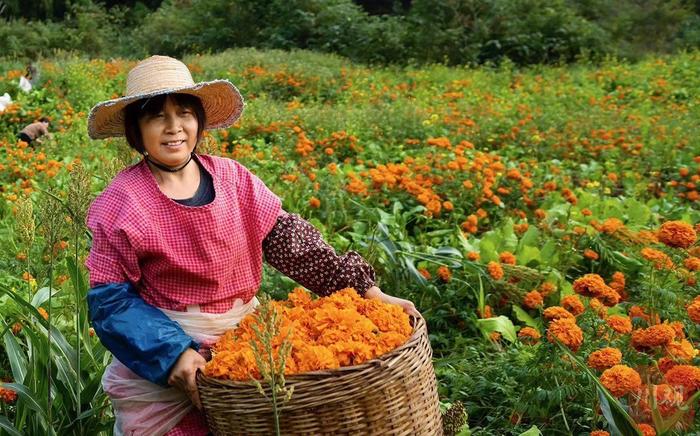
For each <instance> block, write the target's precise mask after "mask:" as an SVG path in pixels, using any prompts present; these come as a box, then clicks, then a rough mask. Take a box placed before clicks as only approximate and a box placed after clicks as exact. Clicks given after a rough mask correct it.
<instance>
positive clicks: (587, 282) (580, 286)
mask: <svg viewBox="0 0 700 436" xmlns="http://www.w3.org/2000/svg"><path fill="white" fill-rule="evenodd" d="M604 286H606V285H605V280H603V278H602V277H601V276H599V275H598V274H586V275H584V276H583V277H579V278H578V279H576V280H574V284H573V287H574V292H576V293H577V294H581V295H583V296H584V297H595V296H597V295H599V294H600V293H601V291H600V289H602V288H603V287H604Z"/></svg>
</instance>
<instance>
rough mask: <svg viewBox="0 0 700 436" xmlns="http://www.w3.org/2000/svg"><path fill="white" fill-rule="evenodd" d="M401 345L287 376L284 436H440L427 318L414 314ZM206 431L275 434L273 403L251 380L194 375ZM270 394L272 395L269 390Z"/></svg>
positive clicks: (282, 426)
mask: <svg viewBox="0 0 700 436" xmlns="http://www.w3.org/2000/svg"><path fill="white" fill-rule="evenodd" d="M412 321H413V325H414V329H413V335H412V336H411V337H410V338H409V340H408V341H407V342H406V343H405V344H404V345H402V346H400V347H398V348H396V349H395V350H393V351H391V352H389V353H387V354H384V355H382V356H380V357H379V358H377V359H373V360H370V361H367V362H365V363H363V364H360V365H355V366H348V367H343V368H338V369H334V370H328V371H315V372H309V373H304V374H299V375H294V376H289V377H287V379H286V381H287V386H288V387H289V386H293V387H294V394H293V395H292V398H291V400H290V401H289V402H287V403H285V404H284V405H283V406H282V408H281V410H282V411H281V414H280V428H281V429H282V433H283V434H285V435H302V434H303V435H317V434H328V435H330V434H333V435H349V434H356V435H360V434H361V435H372V434H376V435H409V434H421V435H435V434H442V421H441V417H440V409H439V402H438V394H437V386H436V381H435V372H434V371H433V365H432V350H431V348H430V341H429V340H428V332H427V329H426V326H425V321H424V320H423V319H422V318H417V319H416V318H414V319H413V320H412ZM197 384H198V386H199V394H200V397H201V399H202V405H203V406H204V411H205V414H206V417H207V422H208V424H209V428H210V429H211V430H212V431H213V432H214V433H215V434H217V435H247V434H266V435H267V434H274V423H273V414H272V406H271V404H270V403H269V402H268V401H267V400H266V399H265V398H263V396H262V395H261V394H260V393H259V392H258V391H257V388H256V387H255V386H254V385H252V384H251V383H243V382H232V381H226V380H219V379H215V378H211V377H207V376H205V375H203V374H202V373H199V375H198V377H197ZM267 389H268V396H269V387H268V388H267Z"/></svg>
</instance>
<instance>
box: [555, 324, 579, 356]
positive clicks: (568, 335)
mask: <svg viewBox="0 0 700 436" xmlns="http://www.w3.org/2000/svg"><path fill="white" fill-rule="evenodd" d="M547 340H548V341H549V342H551V343H553V344H554V343H556V342H557V341H559V342H561V343H562V344H563V345H565V346H566V347H568V348H569V349H570V350H571V351H573V352H576V351H578V349H579V347H580V346H581V344H582V343H583V331H582V330H581V328H580V327H579V326H577V325H576V323H575V322H574V321H572V320H571V319H566V318H562V319H555V320H554V321H552V322H551V323H549V327H548V328H547Z"/></svg>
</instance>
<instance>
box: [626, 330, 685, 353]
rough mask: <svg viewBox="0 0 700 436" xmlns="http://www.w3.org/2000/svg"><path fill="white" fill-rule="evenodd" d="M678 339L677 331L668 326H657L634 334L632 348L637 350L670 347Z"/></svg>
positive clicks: (636, 331)
mask: <svg viewBox="0 0 700 436" xmlns="http://www.w3.org/2000/svg"><path fill="white" fill-rule="evenodd" d="M675 337H676V331H675V330H674V329H673V327H671V326H670V325H668V324H656V325H653V326H651V327H648V328H645V329H638V330H635V331H633V332H632V346H633V347H634V348H635V349H637V350H644V349H647V348H653V347H661V346H664V345H668V344H670V343H671V341H672V340H673V339H674V338H675Z"/></svg>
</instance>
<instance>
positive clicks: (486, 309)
mask: <svg viewBox="0 0 700 436" xmlns="http://www.w3.org/2000/svg"><path fill="white" fill-rule="evenodd" d="M479 312H481V311H479ZM479 317H480V318H482V319H485V318H491V317H493V312H492V311H491V306H489V305H488V304H487V305H485V306H484V311H483V312H481V313H480V314H479Z"/></svg>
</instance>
